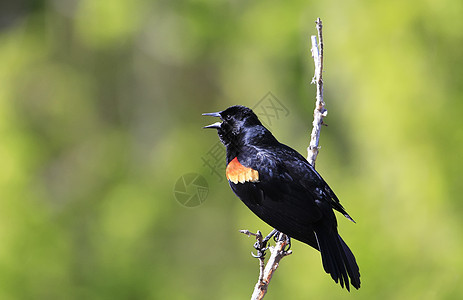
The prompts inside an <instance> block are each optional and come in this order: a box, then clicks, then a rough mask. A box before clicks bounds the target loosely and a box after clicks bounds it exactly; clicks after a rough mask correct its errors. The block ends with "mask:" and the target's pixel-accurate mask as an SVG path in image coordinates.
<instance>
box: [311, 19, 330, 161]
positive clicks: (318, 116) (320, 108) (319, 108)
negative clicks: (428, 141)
mask: <svg viewBox="0 0 463 300" xmlns="http://www.w3.org/2000/svg"><path fill="white" fill-rule="evenodd" d="M315 24H316V28H317V32H318V41H319V44H317V37H316V36H315V35H312V36H311V41H312V49H311V52H312V57H313V60H314V64H315V75H314V77H313V79H312V83H315V84H317V100H316V102H315V109H314V112H313V122H312V126H313V128H312V134H311V135H310V145H309V147H308V148H307V160H308V161H309V163H310V164H311V165H312V166H313V167H315V160H316V159H317V155H318V150H319V148H320V147H319V140H320V129H321V126H322V125H324V123H323V118H324V117H326V115H327V114H328V111H327V110H326V109H325V102H324V101H323V34H322V27H323V26H322V20H321V19H320V18H318V19H317V21H316V22H315Z"/></svg>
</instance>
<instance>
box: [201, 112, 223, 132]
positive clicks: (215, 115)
mask: <svg viewBox="0 0 463 300" xmlns="http://www.w3.org/2000/svg"><path fill="white" fill-rule="evenodd" d="M203 116H211V117H219V118H220V112H213V113H205V114H203ZM220 125H222V122H215V123H214V124H211V125H207V126H204V127H203V128H216V129H219V128H220Z"/></svg>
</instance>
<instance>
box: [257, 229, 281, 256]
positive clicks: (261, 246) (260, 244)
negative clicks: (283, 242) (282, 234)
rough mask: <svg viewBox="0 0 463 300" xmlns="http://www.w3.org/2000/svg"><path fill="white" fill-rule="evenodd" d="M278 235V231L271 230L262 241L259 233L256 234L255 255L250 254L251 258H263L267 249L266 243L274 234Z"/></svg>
mask: <svg viewBox="0 0 463 300" xmlns="http://www.w3.org/2000/svg"><path fill="white" fill-rule="evenodd" d="M277 233H279V231H278V230H276V229H273V230H272V232H270V233H269V234H268V235H267V236H266V237H265V238H264V239H262V234H261V232H260V231H258V232H257V236H256V239H257V241H256V242H255V243H254V248H255V249H256V250H257V254H252V256H254V257H256V258H261V257H264V256H265V250H267V249H268V247H267V243H268V241H269V240H270V239H271V238H272V237H274V236H275V234H277Z"/></svg>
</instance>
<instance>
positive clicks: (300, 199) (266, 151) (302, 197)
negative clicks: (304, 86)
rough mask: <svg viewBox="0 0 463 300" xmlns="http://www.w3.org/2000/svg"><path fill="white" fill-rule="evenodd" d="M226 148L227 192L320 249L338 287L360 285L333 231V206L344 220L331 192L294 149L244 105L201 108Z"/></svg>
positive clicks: (354, 266)
mask: <svg viewBox="0 0 463 300" xmlns="http://www.w3.org/2000/svg"><path fill="white" fill-rule="evenodd" d="M203 115H206V116H213V117H219V118H220V119H221V122H216V123H214V124H211V125H209V126H205V127H204V128H215V129H217V132H218V135H219V138H220V140H221V142H222V143H223V144H224V145H225V147H226V151H227V168H226V177H227V179H228V181H229V184H230V187H231V188H232V190H233V192H234V193H235V194H236V195H237V196H238V197H239V198H240V199H241V201H243V202H244V204H245V205H246V206H247V207H248V208H249V209H250V210H251V211H252V212H253V213H254V214H256V215H257V216H258V217H259V218H261V219H262V220H263V221H264V222H266V223H267V224H269V225H270V226H272V227H274V228H275V229H276V230H277V231H279V232H282V233H284V234H286V235H288V236H289V237H291V238H294V239H296V240H299V241H301V242H303V243H306V244H308V245H310V246H312V247H313V248H315V249H317V250H319V251H320V253H321V257H322V264H323V268H324V269H325V271H326V272H327V273H329V274H330V275H331V277H332V278H333V280H334V281H335V282H336V283H338V282H339V283H340V285H341V287H344V286H345V287H346V288H347V290H350V289H349V278H350V284H351V285H352V286H354V287H355V288H357V289H358V288H360V273H359V267H358V265H357V262H356V261H355V257H354V255H353V254H352V251H351V250H350V249H349V247H348V246H347V245H346V243H345V242H344V241H343V240H342V238H341V237H340V236H339V234H338V230H337V221H336V216H335V214H334V211H333V209H334V210H337V211H339V212H340V213H342V214H343V215H344V216H345V217H347V218H348V219H349V220H351V221H353V219H352V218H351V217H350V216H349V214H347V212H346V211H345V210H344V208H343V207H342V205H341V204H340V203H339V199H338V198H337V197H336V195H335V194H334V192H333V191H332V190H331V188H330V187H329V186H328V184H327V183H326V182H325V181H324V180H323V178H322V177H321V176H320V175H319V174H318V172H317V171H315V169H314V168H313V167H312V165H310V164H309V162H308V161H307V160H306V159H305V158H304V157H303V156H302V155H301V154H299V153H298V152H297V151H296V150H294V149H292V148H290V147H288V146H286V145H284V144H281V143H280V142H278V141H277V139H276V138H275V137H274V136H273V135H272V133H271V132H270V131H269V130H268V129H267V128H265V127H264V126H263V125H262V123H261V122H260V121H259V119H258V118H257V116H256V114H255V113H254V112H253V111H252V110H251V109H249V108H247V107H244V106H232V107H229V108H227V109H226V110H224V111H221V112H216V113H206V114H203Z"/></svg>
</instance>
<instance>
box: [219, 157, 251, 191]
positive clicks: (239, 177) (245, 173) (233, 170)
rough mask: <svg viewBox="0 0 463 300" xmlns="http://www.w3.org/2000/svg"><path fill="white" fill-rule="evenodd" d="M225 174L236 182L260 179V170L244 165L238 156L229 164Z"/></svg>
mask: <svg viewBox="0 0 463 300" xmlns="http://www.w3.org/2000/svg"><path fill="white" fill-rule="evenodd" d="M225 174H226V175H227V179H228V180H230V181H231V182H233V183H235V184H238V183H245V182H258V181H259V172H257V171H256V170H253V169H251V168H248V167H245V166H243V165H242V164H241V163H240V162H239V161H238V158H237V157H235V158H234V159H233V160H232V161H231V162H230V163H229V164H228V166H227V169H226V171H225Z"/></svg>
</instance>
